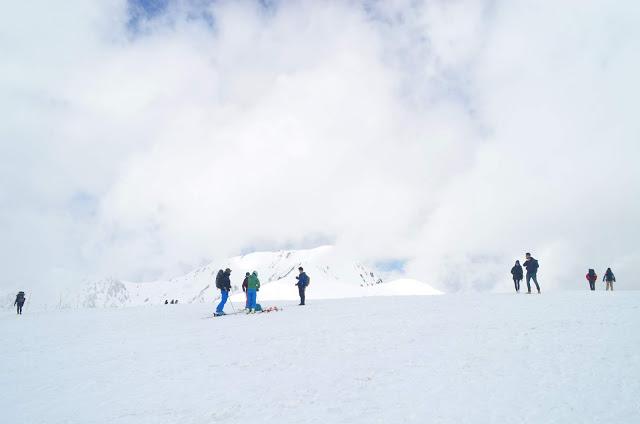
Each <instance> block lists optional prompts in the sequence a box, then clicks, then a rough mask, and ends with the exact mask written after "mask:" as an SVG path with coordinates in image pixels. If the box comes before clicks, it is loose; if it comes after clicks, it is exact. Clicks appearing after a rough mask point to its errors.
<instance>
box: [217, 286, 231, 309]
mask: <svg viewBox="0 0 640 424" xmlns="http://www.w3.org/2000/svg"><path fill="white" fill-rule="evenodd" d="M220 291H221V294H222V299H221V300H220V303H218V307H217V308H216V312H217V313H219V314H220V313H222V312H223V309H224V304H225V303H227V299H228V298H229V292H228V291H226V290H220Z"/></svg>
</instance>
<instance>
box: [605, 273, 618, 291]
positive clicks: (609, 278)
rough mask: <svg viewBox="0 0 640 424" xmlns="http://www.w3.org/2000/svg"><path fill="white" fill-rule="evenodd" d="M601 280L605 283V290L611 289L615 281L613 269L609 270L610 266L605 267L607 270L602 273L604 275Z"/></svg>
mask: <svg viewBox="0 0 640 424" xmlns="http://www.w3.org/2000/svg"><path fill="white" fill-rule="evenodd" d="M602 281H604V282H605V283H606V285H607V291H609V289H611V291H613V283H614V282H615V281H616V276H615V275H613V271H611V268H607V272H605V273H604V277H602Z"/></svg>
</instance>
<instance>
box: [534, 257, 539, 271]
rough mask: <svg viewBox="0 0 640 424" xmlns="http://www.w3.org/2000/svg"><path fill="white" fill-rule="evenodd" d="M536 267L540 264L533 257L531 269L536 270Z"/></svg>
mask: <svg viewBox="0 0 640 424" xmlns="http://www.w3.org/2000/svg"><path fill="white" fill-rule="evenodd" d="M538 268H540V264H538V260H537V259H534V260H533V269H534V271H537V270H538Z"/></svg>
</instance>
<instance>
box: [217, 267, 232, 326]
mask: <svg viewBox="0 0 640 424" xmlns="http://www.w3.org/2000/svg"><path fill="white" fill-rule="evenodd" d="M230 275H231V270H230V269H229V268H227V269H225V270H224V271H223V270H219V271H218V275H216V288H218V289H219V290H220V297H221V299H220V303H218V307H217V308H216V312H215V314H214V315H215V316H218V315H224V305H225V304H226V303H227V299H229V292H230V291H231V278H230Z"/></svg>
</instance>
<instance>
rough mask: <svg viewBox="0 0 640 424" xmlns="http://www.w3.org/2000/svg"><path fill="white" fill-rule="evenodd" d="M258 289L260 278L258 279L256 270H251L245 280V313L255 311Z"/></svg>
mask: <svg viewBox="0 0 640 424" xmlns="http://www.w3.org/2000/svg"><path fill="white" fill-rule="evenodd" d="M259 289H260V280H259V279H258V272H257V271H253V272H252V273H251V275H250V276H249V281H247V307H248V308H249V311H248V312H247V313H249V314H253V313H255V311H256V300H257V296H258V290H259Z"/></svg>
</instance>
